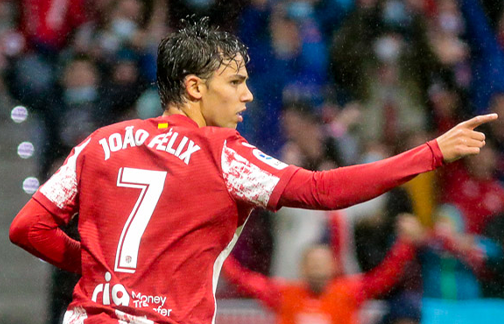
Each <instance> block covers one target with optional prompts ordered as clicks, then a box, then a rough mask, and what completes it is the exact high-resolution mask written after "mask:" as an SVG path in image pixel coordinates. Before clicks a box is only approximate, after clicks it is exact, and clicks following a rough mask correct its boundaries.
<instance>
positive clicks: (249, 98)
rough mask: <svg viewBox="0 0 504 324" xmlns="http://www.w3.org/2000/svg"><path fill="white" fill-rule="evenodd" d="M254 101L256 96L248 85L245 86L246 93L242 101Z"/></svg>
mask: <svg viewBox="0 0 504 324" xmlns="http://www.w3.org/2000/svg"><path fill="white" fill-rule="evenodd" d="M252 100H254V95H253V94H252V92H251V91H250V89H249V87H248V86H247V85H245V93H244V94H243V96H242V101H243V102H251V101H252Z"/></svg>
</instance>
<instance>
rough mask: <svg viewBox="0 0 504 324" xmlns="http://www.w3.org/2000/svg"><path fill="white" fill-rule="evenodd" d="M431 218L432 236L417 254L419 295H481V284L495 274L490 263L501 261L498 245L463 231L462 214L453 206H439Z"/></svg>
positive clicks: (468, 297)
mask: <svg viewBox="0 0 504 324" xmlns="http://www.w3.org/2000/svg"><path fill="white" fill-rule="evenodd" d="M435 218H436V220H435V223H434V231H433V236H432V237H431V238H430V239H429V240H428V243H427V244H426V245H425V246H423V247H422V248H421V249H420V250H419V253H418V255H419V260H420V264H421V266H422V279H423V296H424V297H428V298H442V299H450V300H462V299H477V298H482V297H483V289H482V284H483V283H484V282H485V280H487V281H488V280H489V278H491V277H492V275H495V273H493V274H492V273H491V270H492V269H491V267H492V265H495V264H501V263H502V262H504V253H503V249H502V247H501V246H500V245H499V244H498V243H496V242H494V241H492V240H491V239H489V238H488V237H485V236H483V235H471V234H469V233H467V232H466V226H465V223H464V216H463V215H462V214H461V212H460V210H458V209H457V208H456V207H455V206H453V205H442V206H440V208H439V209H438V211H437V212H436V216H435ZM489 266H490V267H489Z"/></svg>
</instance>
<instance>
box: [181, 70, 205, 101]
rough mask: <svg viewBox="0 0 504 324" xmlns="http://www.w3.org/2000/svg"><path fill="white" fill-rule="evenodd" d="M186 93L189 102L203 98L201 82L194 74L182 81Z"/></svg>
mask: <svg viewBox="0 0 504 324" xmlns="http://www.w3.org/2000/svg"><path fill="white" fill-rule="evenodd" d="M184 84H185V88H186V92H187V94H188V97H189V100H191V101H192V100H200V99H201V97H202V96H203V94H202V92H201V91H202V85H203V80H202V79H201V78H199V77H197V76H196V75H194V74H189V75H188V76H186V78H185V80H184Z"/></svg>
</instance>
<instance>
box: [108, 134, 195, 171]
mask: <svg viewBox="0 0 504 324" xmlns="http://www.w3.org/2000/svg"><path fill="white" fill-rule="evenodd" d="M133 128H134V126H127V127H126V128H125V132H124V135H122V134H120V133H114V134H112V135H110V136H109V137H108V138H102V139H100V140H99V141H98V143H100V145H101V146H102V148H103V153H104V156H105V161H106V160H108V159H109V158H110V156H111V155H112V153H114V152H118V151H120V150H125V149H127V148H130V147H136V146H141V145H143V144H144V143H145V142H146V141H147V139H148V138H149V137H150V134H149V133H148V132H147V131H146V130H144V129H141V128H140V129H137V130H136V131H134V130H133ZM147 147H149V148H151V149H155V150H158V151H165V152H167V153H170V154H173V155H175V156H176V157H178V158H179V159H181V160H182V161H183V162H184V163H185V164H189V162H190V161H191V156H192V154H193V153H194V152H197V151H199V150H200V147H199V146H198V145H196V144H195V143H194V142H193V141H192V140H190V139H189V138H187V136H183V137H182V138H179V133H178V132H174V131H173V129H172V128H170V130H169V131H168V132H167V133H163V134H160V135H157V136H155V137H154V138H153V139H152V140H150V142H149V144H148V145H147Z"/></svg>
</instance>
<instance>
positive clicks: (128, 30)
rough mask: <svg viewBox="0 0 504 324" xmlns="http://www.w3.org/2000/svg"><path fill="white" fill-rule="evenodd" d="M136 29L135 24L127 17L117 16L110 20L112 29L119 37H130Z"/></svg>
mask: <svg viewBox="0 0 504 324" xmlns="http://www.w3.org/2000/svg"><path fill="white" fill-rule="evenodd" d="M136 29H137V26H136V24H135V23H134V22H133V21H131V20H129V19H123V18H118V19H115V20H114V21H113V22H112V31H113V32H114V34H116V35H117V37H119V38H121V39H128V38H130V37H131V35H132V34H133V32H135V30H136Z"/></svg>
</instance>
